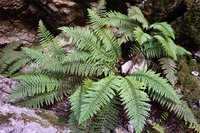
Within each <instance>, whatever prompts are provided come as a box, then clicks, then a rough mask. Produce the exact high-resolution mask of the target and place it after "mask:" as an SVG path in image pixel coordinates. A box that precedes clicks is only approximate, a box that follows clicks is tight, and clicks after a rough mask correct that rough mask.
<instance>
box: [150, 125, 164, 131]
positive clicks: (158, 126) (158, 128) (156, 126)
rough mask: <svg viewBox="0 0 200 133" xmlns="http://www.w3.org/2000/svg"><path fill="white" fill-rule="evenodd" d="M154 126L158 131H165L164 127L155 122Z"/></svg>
mask: <svg viewBox="0 0 200 133" xmlns="http://www.w3.org/2000/svg"><path fill="white" fill-rule="evenodd" d="M152 126H153V127H152V128H153V129H155V130H156V131H158V132H159V133H164V129H163V127H161V126H160V125H159V124H156V123H153V124H152Z"/></svg>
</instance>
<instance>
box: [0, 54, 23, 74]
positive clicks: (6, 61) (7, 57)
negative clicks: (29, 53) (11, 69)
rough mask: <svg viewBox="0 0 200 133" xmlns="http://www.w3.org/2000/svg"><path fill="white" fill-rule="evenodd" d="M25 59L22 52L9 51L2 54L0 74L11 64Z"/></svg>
mask: <svg viewBox="0 0 200 133" xmlns="http://www.w3.org/2000/svg"><path fill="white" fill-rule="evenodd" d="M22 57H25V53H24V52H22V51H14V50H13V51H9V52H8V53H3V54H2V56H1V60H0V72H3V71H4V70H5V68H7V67H8V66H9V65H11V64H12V63H13V62H15V61H17V60H20V59H21V58H22Z"/></svg>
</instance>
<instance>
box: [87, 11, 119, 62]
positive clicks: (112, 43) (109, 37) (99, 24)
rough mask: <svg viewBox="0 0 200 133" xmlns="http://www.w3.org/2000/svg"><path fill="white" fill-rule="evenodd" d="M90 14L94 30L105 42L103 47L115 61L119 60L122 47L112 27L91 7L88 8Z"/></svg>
mask: <svg viewBox="0 0 200 133" xmlns="http://www.w3.org/2000/svg"><path fill="white" fill-rule="evenodd" d="M88 14H89V18H90V23H91V25H92V27H93V29H94V32H95V33H96V34H97V36H98V38H99V39H100V40H101V41H102V42H103V46H102V47H103V49H105V51H106V52H107V54H109V56H110V57H111V58H112V59H113V61H114V62H118V61H119V59H120V58H121V47H120V45H119V44H118V42H117V40H116V37H115V36H114V34H113V33H111V31H110V29H108V28H107V27H106V26H105V25H104V24H103V19H102V18H100V16H98V15H97V14H96V13H95V12H93V11H92V10H90V9H88Z"/></svg>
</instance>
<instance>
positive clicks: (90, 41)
mask: <svg viewBox="0 0 200 133" xmlns="http://www.w3.org/2000/svg"><path fill="white" fill-rule="evenodd" d="M59 29H60V30H62V32H63V34H65V35H66V36H70V37H71V38H72V40H73V42H74V43H75V44H76V45H77V46H78V49H79V50H80V51H82V50H85V51H89V52H90V53H91V56H92V57H93V59H96V60H100V59H108V60H112V58H111V57H110V56H109V55H108V54H107V52H106V51H105V49H103V48H102V46H101V44H100V42H99V41H98V38H97V37H96V36H95V35H94V34H93V33H92V32H91V31H90V30H88V29H85V28H83V29H82V30H81V29H79V28H77V27H76V28H72V27H61V28H59Z"/></svg>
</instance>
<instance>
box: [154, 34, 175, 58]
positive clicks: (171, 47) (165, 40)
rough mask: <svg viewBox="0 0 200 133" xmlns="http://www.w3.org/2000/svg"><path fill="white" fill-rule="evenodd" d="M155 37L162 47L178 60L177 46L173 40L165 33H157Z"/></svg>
mask: <svg viewBox="0 0 200 133" xmlns="http://www.w3.org/2000/svg"><path fill="white" fill-rule="evenodd" d="M154 37H155V38H156V39H157V40H158V41H159V42H160V43H161V44H162V47H163V48H164V50H165V51H166V53H168V55H170V56H171V57H173V58H174V59H175V60H177V57H176V51H175V50H176V47H177V46H176V45H175V44H174V42H173V40H172V39H170V38H169V37H167V36H166V35H165V34H163V33H157V34H156V35H154Z"/></svg>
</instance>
